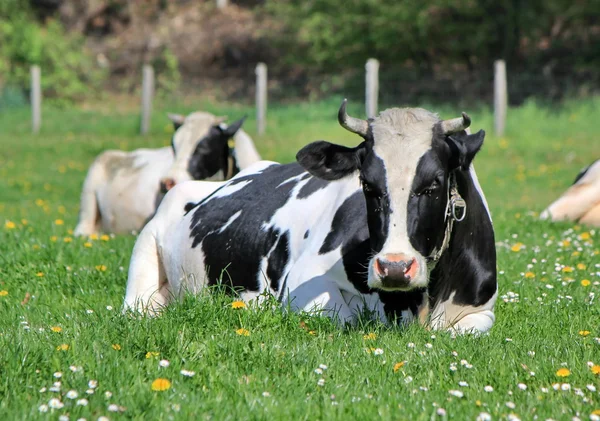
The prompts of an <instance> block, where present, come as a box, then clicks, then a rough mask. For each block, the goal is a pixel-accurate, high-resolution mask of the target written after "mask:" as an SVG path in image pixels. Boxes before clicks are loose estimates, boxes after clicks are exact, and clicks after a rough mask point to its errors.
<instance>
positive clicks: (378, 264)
mask: <svg viewBox="0 0 600 421" xmlns="http://www.w3.org/2000/svg"><path fill="white" fill-rule="evenodd" d="M375 272H376V273H377V274H379V275H381V276H386V275H387V269H386V262H385V261H384V260H381V259H380V258H379V257H378V258H376V259H375Z"/></svg>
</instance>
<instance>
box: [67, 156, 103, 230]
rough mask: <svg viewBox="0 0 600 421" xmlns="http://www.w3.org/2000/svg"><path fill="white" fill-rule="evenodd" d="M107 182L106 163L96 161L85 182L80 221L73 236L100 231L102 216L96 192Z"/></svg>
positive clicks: (82, 192)
mask: <svg viewBox="0 0 600 421" xmlns="http://www.w3.org/2000/svg"><path fill="white" fill-rule="evenodd" d="M106 181H107V180H106V171H105V169H104V162H103V161H102V160H100V159H96V161H94V163H93V164H92V166H91V167H90V169H89V171H88V173H87V176H86V177H85V181H84V182H83V189H82V191H81V200H80V206H79V221H78V222H77V226H76V227H75V231H74V232H73V235H76V236H83V235H91V234H95V233H97V232H98V231H100V226H101V224H100V222H101V219H102V217H101V215H100V207H99V205H98V198H97V196H96V191H97V189H98V187H99V186H100V185H102V184H104V183H106Z"/></svg>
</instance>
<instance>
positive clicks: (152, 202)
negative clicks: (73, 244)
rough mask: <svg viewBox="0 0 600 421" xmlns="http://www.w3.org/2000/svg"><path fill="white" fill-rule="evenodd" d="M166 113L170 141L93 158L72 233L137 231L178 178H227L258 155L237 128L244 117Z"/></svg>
mask: <svg viewBox="0 0 600 421" xmlns="http://www.w3.org/2000/svg"><path fill="white" fill-rule="evenodd" d="M169 118H170V119H171V120H172V121H173V124H174V125H175V129H176V131H175V134H174V135H173V140H172V146H167V147H163V148H159V149H137V150H134V151H131V152H125V151H119V150H108V151H105V152H103V153H101V154H100V155H99V156H98V157H97V158H96V159H95V161H94V162H93V164H92V165H91V167H90V169H89V171H88V174H87V176H86V178H85V181H84V184H83V191H82V193H81V207H80V211H79V222H78V224H77V227H76V228H75V235H91V234H95V233H97V232H99V231H104V232H112V233H129V232H132V231H139V230H141V229H142V227H143V226H144V224H145V223H146V222H147V221H148V220H149V219H150V218H151V217H152V215H153V214H154V212H155V211H156V208H157V206H158V205H159V203H160V201H161V200H162V197H163V196H164V193H165V192H166V191H168V190H169V189H170V188H172V187H173V186H174V185H176V184H177V183H180V182H183V181H187V180H194V179H195V180H226V179H229V178H231V177H232V176H233V175H235V174H237V173H238V172H239V171H240V170H241V169H244V168H246V167H248V166H250V165H251V164H253V163H255V162H257V161H259V160H260V155H259V154H258V152H257V150H256V148H255V146H254V143H253V142H252V139H251V138H250V136H248V135H247V134H246V133H245V132H244V131H242V130H241V129H240V127H241V125H242V123H243V122H244V119H241V120H238V121H236V122H234V123H232V124H231V125H229V126H228V125H226V124H225V123H224V120H225V118H224V117H217V116H215V115H213V114H210V113H206V112H195V113H192V114H190V115H188V116H187V117H185V116H182V115H177V114H169ZM232 138H233V142H232V143H233V145H232V144H231V142H230V139H232Z"/></svg>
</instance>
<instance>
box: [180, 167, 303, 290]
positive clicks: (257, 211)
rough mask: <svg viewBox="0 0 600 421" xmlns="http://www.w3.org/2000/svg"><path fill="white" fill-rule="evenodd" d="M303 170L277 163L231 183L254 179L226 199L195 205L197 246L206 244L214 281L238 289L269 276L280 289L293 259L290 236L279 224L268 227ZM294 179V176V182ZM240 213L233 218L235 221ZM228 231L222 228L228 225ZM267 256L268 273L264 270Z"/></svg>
mask: <svg viewBox="0 0 600 421" xmlns="http://www.w3.org/2000/svg"><path fill="white" fill-rule="evenodd" d="M302 172H304V170H303V169H302V167H300V166H299V165H298V164H288V165H273V166H270V167H267V168H266V169H264V170H263V171H262V172H261V173H258V174H251V175H248V176H244V177H240V178H238V179H235V180H232V182H230V183H228V184H226V185H225V186H224V187H222V188H221V189H223V188H226V187H227V186H228V185H235V184H237V183H239V182H241V181H251V182H250V183H248V185H246V186H244V188H242V189H240V190H238V191H236V192H234V193H232V194H230V195H227V196H223V197H213V196H214V194H215V193H217V192H218V191H220V190H221V189H219V190H217V191H215V192H214V193H213V194H212V195H211V196H209V197H207V198H206V199H205V200H204V201H202V202H200V203H198V204H196V207H195V210H193V215H192V221H191V224H190V230H191V232H190V237H191V238H192V239H193V242H192V247H197V246H198V245H199V244H202V251H203V253H204V256H205V261H204V263H205V265H206V267H207V269H208V278H209V284H215V283H217V282H218V281H219V279H221V276H222V281H223V282H224V283H227V284H229V285H231V286H233V287H235V288H241V289H245V290H250V291H258V290H260V284H259V280H260V279H264V277H265V276H267V277H269V279H270V281H271V285H272V286H276V287H279V285H280V284H281V278H282V277H283V272H284V268H285V266H286V264H287V262H288V260H289V234H288V233H287V232H286V233H281V232H280V231H279V230H278V229H277V228H274V227H271V228H267V229H265V228H264V224H267V223H269V221H271V219H272V218H273V215H274V214H275V212H276V211H277V210H279V209H280V208H281V207H283V206H284V205H285V204H286V203H287V201H288V200H289V199H290V197H291V195H292V190H293V189H294V187H295V186H296V185H297V183H298V182H299V179H300V178H301V177H298V178H296V179H294V177H297V176H298V175H300V174H301V173H302ZM290 179H294V180H290ZM238 212H241V214H240V215H239V216H238V217H237V218H236V219H235V220H233V221H232V222H230V219H231V218H232V217H233V216H234V215H235V214H236V213H238ZM228 222H230V224H229V225H228V226H227V228H226V229H225V230H223V232H219V231H220V229H221V228H222V227H223V226H224V225H226V224H227V223H228ZM263 257H267V259H268V265H267V273H259V272H260V264H261V260H262V258H263Z"/></svg>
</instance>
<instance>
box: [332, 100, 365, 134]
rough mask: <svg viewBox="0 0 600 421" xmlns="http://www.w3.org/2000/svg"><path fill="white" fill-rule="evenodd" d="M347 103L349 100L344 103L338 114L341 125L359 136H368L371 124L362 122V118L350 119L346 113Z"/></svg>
mask: <svg viewBox="0 0 600 421" xmlns="http://www.w3.org/2000/svg"><path fill="white" fill-rule="evenodd" d="M347 102H348V100H347V99H344V101H342V105H341V107H340V111H339V112H338V121H339V122H340V125H341V126H342V127H343V128H344V129H346V130H349V131H351V132H352V133H356V134H357V135H360V136H363V137H364V136H366V135H367V131H368V130H369V123H367V122H366V120H361V119H360V118H355V117H350V116H349V115H348V113H346V103H347Z"/></svg>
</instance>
